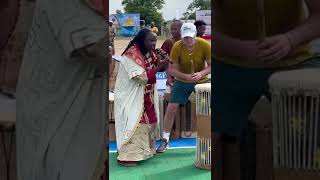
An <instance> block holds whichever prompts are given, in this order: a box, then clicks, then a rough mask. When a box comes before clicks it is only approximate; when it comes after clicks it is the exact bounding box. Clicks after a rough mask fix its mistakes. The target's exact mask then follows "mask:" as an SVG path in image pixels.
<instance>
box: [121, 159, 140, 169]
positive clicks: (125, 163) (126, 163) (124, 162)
mask: <svg viewBox="0 0 320 180" xmlns="http://www.w3.org/2000/svg"><path fill="white" fill-rule="evenodd" d="M118 164H120V165H121V166H126V167H134V166H137V165H138V163H137V162H135V161H119V160H118Z"/></svg>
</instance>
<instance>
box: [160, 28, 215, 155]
mask: <svg viewBox="0 0 320 180" xmlns="http://www.w3.org/2000/svg"><path fill="white" fill-rule="evenodd" d="M180 31H181V38H182V39H181V40H180V41H177V42H176V43H175V44H174V45H173V47H172V49H171V54H170V60H171V63H170V64H169V73H170V74H171V75H172V76H173V77H174V83H173V88H172V92H171V97H170V100H169V104H168V106H167V109H166V113H165V116H164V132H163V139H162V140H161V144H160V146H159V147H158V149H157V152H158V153H162V152H165V150H166V148H167V146H168V142H169V137H170V131H171V128H172V126H173V122H174V115H175V113H176V112H177V110H178V108H179V105H180V104H182V105H185V104H186V103H187V101H188V98H189V96H190V94H191V93H192V91H194V87H195V85H196V84H198V83H204V82H207V81H208V77H207V75H208V74H209V73H210V72H211V45H210V44H209V42H207V41H206V40H204V39H202V38H196V37H195V36H196V33H197V30H196V26H195V25H194V24H192V23H184V24H183V25H182V26H181V30H180Z"/></svg>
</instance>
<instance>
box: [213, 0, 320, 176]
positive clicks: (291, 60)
mask: <svg viewBox="0 0 320 180" xmlns="http://www.w3.org/2000/svg"><path fill="white" fill-rule="evenodd" d="M258 2H259V1H258V0H242V1H232V0H215V1H214V2H213V9H214V11H215V13H214V16H213V27H214V29H213V31H214V32H213V34H214V39H213V40H214V41H213V43H212V44H213V51H214V53H213V58H214V60H213V72H212V81H213V82H214V86H213V89H212V92H213V96H212V97H213V98H212V105H213V109H214V113H213V114H212V116H213V117H212V127H213V132H214V133H215V134H216V135H218V137H219V138H218V139H220V140H221V141H228V143H231V142H232V143H234V144H240V149H241V156H240V163H241V162H246V163H247V164H250V166H247V164H245V163H244V164H241V166H242V167H241V180H242V179H244V180H251V179H255V177H252V176H254V174H253V173H252V172H254V171H255V165H254V164H255V159H254V158H250V159H248V158H247V157H255V154H254V153H255V152H254V148H250V147H253V145H252V143H251V142H253V144H254V143H255V137H254V135H252V134H251V133H250V128H248V127H249V114H250V112H251V111H252V109H253V107H254V105H255V104H256V102H257V101H258V100H259V98H260V97H261V96H263V95H265V96H267V97H268V98H269V99H271V98H270V93H269V87H268V79H269V77H270V75H272V74H273V73H274V72H276V71H281V70H288V69H295V68H301V67H315V66H319V62H320V61H319V60H320V58H319V57H318V58H317V57H315V56H314V54H313V52H312V51H311V48H310V44H309V42H310V41H312V40H313V39H315V38H317V37H319V36H320V20H319V19H320V1H319V0H281V1H279V0H264V7H263V9H264V13H263V16H261V12H263V11H260V10H259V8H258ZM304 3H306V6H305V4H304ZM263 19H265V24H263V23H262V22H263ZM317 61H318V63H317ZM317 64H318V65H317ZM230 141H231V142H230ZM250 144H251V145H250ZM222 151H223V150H222ZM242 158H243V159H242ZM226 166H227V165H226Z"/></svg>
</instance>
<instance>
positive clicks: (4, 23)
mask: <svg viewBox="0 0 320 180" xmlns="http://www.w3.org/2000/svg"><path fill="white" fill-rule="evenodd" d="M0 5H1V7H0V22H1V28H0V50H2V49H3V47H4V46H5V45H6V44H7V42H8V40H9V38H10V35H11V34H12V33H13V31H14V27H15V25H16V23H17V19H18V16H19V5H20V0H2V1H1V2H0Z"/></svg>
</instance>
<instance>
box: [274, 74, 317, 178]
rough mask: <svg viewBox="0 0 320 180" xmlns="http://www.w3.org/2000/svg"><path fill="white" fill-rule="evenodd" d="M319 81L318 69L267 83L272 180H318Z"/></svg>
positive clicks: (279, 77) (282, 76) (278, 78)
mask: <svg viewBox="0 0 320 180" xmlns="http://www.w3.org/2000/svg"><path fill="white" fill-rule="evenodd" d="M319 77H320V71H319V69H303V70H292V71H284V72H278V73H275V74H274V75H272V76H271V77H270V79H269V84H270V91H271V94H272V116H273V117H272V119H273V157H274V159H273V160H274V168H275V171H274V172H275V175H274V177H275V179H276V180H280V179H281V180H287V179H288V180H289V179H308V180H315V179H319V178H320V122H319V118H320V79H319Z"/></svg>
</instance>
